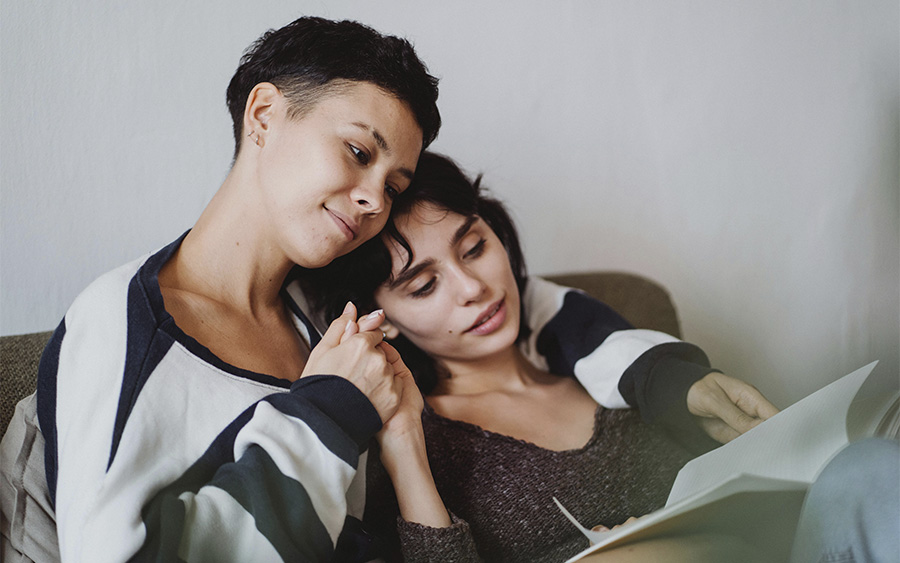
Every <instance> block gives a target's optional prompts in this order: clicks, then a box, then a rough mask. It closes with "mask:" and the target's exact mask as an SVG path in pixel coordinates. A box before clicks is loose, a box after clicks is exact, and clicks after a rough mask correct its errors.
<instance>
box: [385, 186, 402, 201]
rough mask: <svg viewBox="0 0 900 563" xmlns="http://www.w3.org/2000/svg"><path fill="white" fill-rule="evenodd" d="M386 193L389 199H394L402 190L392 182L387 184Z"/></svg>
mask: <svg viewBox="0 0 900 563" xmlns="http://www.w3.org/2000/svg"><path fill="white" fill-rule="evenodd" d="M384 193H386V194H387V196H388V199H390V200H392V201H393V200H394V199H395V198H396V197H397V196H398V195H400V190H398V189H397V188H395V187H394V186H392V185H390V184H385V185H384Z"/></svg>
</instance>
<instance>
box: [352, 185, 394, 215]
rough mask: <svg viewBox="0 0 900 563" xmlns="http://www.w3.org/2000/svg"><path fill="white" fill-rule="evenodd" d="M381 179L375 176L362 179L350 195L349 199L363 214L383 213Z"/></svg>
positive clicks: (383, 195)
mask: <svg viewBox="0 0 900 563" xmlns="http://www.w3.org/2000/svg"><path fill="white" fill-rule="evenodd" d="M384 182H385V180H384V179H383V178H379V177H376V176H375V175H372V176H368V177H365V178H362V179H361V181H360V182H358V183H357V184H356V187H354V188H353V190H352V192H351V193H350V198H351V199H352V200H353V202H354V203H355V204H356V205H357V206H359V207H360V208H361V209H362V211H363V213H368V214H373V215H375V214H378V213H381V212H382V211H384V207H385V205H384V204H385V201H384V198H385V194H384Z"/></svg>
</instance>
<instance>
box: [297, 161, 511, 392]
mask: <svg viewBox="0 0 900 563" xmlns="http://www.w3.org/2000/svg"><path fill="white" fill-rule="evenodd" d="M423 204H425V205H431V206H433V207H436V208H437V209H441V210H445V211H448V212H452V213H456V214H458V215H462V216H464V217H472V216H476V215H477V216H478V217H481V218H482V219H483V220H484V222H485V223H487V224H488V226H489V227H490V228H491V230H492V231H494V233H495V234H496V235H497V237H498V238H499V239H500V242H501V243H502V244H503V247H504V248H505V249H506V254H507V256H508V257H509V263H510V266H511V267H512V271H513V276H514V277H515V279H516V285H517V286H518V288H519V295H520V296H522V297H524V295H525V284H526V282H527V277H528V276H527V270H526V267H525V258H524V255H523V254H522V247H521V245H520V243H519V235H518V232H517V231H516V226H515V224H514V223H513V220H512V218H511V217H510V215H509V212H508V211H507V210H506V207H504V205H503V203H502V202H500V201H499V200H497V199H494V198H493V197H490V196H488V195H486V194H485V193H484V189H483V188H482V187H481V175H479V176H478V177H476V178H475V180H474V181H473V180H471V179H469V177H468V176H466V174H465V173H464V172H463V171H462V169H460V167H459V166H458V165H457V164H456V163H455V162H454V161H453V160H451V159H450V158H448V157H446V156H443V155H441V154H437V153H434V152H429V151H425V152H424V153H422V156H421V158H420V159H419V163H418V165H417V166H416V174H415V177H414V178H413V181H412V183H411V184H410V186H409V187H408V188H407V189H406V191H404V192H403V193H402V194H400V195H399V196H397V199H396V200H394V204H393V207H392V209H391V219H390V220H389V221H388V223H387V225H386V226H385V230H384V232H383V234H382V236H381V237H375V238H373V239H372V240H370V241H367V242H366V243H364V244H362V245H361V246H360V247H359V248H357V249H356V250H354V251H352V252H350V253H348V254H346V255H344V256H341V257H339V258H337V259H335V260H334V261H332V262H331V264H329V265H328V266H325V267H324V268H318V269H316V270H303V272H302V273H300V275H299V278H300V279H301V283H302V284H303V286H304V289H305V290H306V292H307V295H308V297H309V298H310V300H311V302H312V304H313V307H314V308H315V310H316V311H317V313H318V314H320V315H321V316H322V317H323V318H326V319H332V318H335V317H337V316H338V315H340V314H341V311H342V309H343V308H344V305H345V304H346V303H347V300H348V299H349V300H351V301H353V302H354V303H355V304H356V305H357V307H358V308H359V310H360V311H361V312H364V311H371V310H373V309H375V308H376V306H377V305H376V303H375V291H376V290H377V289H378V287H379V286H381V285H382V284H383V283H384V282H386V281H388V280H389V279H391V269H392V266H391V253H390V250H389V249H388V246H387V244H386V243H385V239H386V238H390V239H392V240H394V241H396V242H397V243H398V244H399V245H400V246H401V247H403V248H404V249H406V253H407V262H406V264H405V266H404V269H406V268H408V267H409V266H410V265H411V264H412V261H413V258H414V257H413V255H412V249H411V248H410V245H409V243H408V242H407V241H406V239H405V238H404V237H403V235H402V234H400V232H399V230H398V229H397V226H396V224H395V220H396V218H397V217H403V216H404V215H407V214H409V213H410V212H412V211H413V210H414V209H415V208H416V207H417V206H419V205H423ZM520 301H521V302H523V301H524V299H521V300H520ZM521 313H522V314H521V315H520V323H519V336H518V339H519V340H522V339H523V338H527V337H528V334H529V329H528V325H527V323H526V322H525V312H524V305H523V309H522V311H521ZM391 344H393V345H394V346H395V347H396V348H397V350H398V351H399V352H400V354H401V356H402V357H403V361H404V362H405V363H406V365H407V366H408V367H409V368H410V370H412V372H413V375H414V376H415V377H416V381H417V383H418V384H419V388H420V389H421V390H422V392H423V393H426V394H427V393H429V392H430V391H431V390H432V389H433V388H434V385H435V384H436V383H437V366H436V365H435V362H434V360H433V359H432V358H431V357H430V356H428V355H427V354H426V353H425V352H424V351H422V350H421V349H419V348H418V347H417V346H416V345H414V344H413V343H412V342H410V341H409V340H408V339H407V338H406V337H404V336H403V335H400V336H399V337H398V338H396V339H394V340H393V341H392V342H391Z"/></svg>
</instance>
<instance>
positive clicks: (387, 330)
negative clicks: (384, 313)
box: [378, 317, 400, 340]
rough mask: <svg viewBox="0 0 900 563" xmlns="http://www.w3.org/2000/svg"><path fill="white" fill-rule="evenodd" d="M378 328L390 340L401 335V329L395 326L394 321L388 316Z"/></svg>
mask: <svg viewBox="0 0 900 563" xmlns="http://www.w3.org/2000/svg"><path fill="white" fill-rule="evenodd" d="M378 328H379V330H381V332H383V333H384V337H385V338H387V339H388V340H393V339H395V338H397V337H398V336H400V329H399V328H397V327H396V326H394V323H392V322H391V321H389V320H387V317H385V319H384V322H382V323H381V324H380V325H378Z"/></svg>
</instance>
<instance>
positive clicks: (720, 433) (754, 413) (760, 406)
mask: <svg viewBox="0 0 900 563" xmlns="http://www.w3.org/2000/svg"><path fill="white" fill-rule="evenodd" d="M687 406H688V411H690V413H691V414H693V415H694V416H696V417H697V418H698V422H699V423H700V426H701V427H702V428H703V430H704V431H706V433H707V434H709V436H710V437H711V438H713V439H714V440H716V441H718V442H720V443H722V444H724V443H726V442H730V441H731V440H733V439H735V438H737V437H738V436H740V435H741V434H743V433H744V432H746V431H747V430H750V429H751V428H753V427H754V426H756V425H757V424H759V423H760V422H762V421H764V420H766V419H767V418H769V417H771V416H772V415H774V414H776V413H777V412H778V409H777V408H775V406H774V405H773V404H772V403H770V402H769V401H768V400H767V399H766V398H765V397H764V396H763V395H762V393H760V392H759V391H757V389H756V387H753V386H752V385H750V384H748V383H744V382H743V381H741V380H740V379H735V378H733V377H728V376H727V375H725V374H723V373H719V372H712V373H708V374H707V375H706V376H705V377H703V378H702V379H700V380H699V381H696V382H695V383H694V384H693V385H691V387H690V389H689V390H688V394H687Z"/></svg>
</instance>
